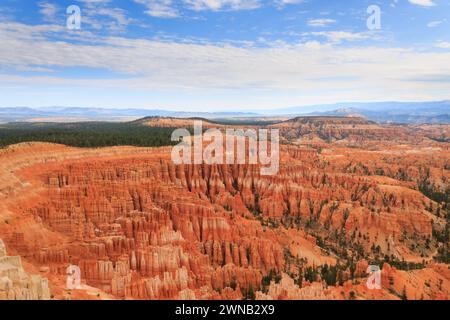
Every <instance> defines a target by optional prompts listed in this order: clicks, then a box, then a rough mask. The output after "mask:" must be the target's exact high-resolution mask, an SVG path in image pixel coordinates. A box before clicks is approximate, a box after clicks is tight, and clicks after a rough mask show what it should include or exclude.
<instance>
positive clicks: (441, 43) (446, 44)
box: [436, 41, 450, 49]
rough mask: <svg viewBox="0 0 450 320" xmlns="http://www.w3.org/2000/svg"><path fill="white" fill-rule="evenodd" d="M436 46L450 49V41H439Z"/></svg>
mask: <svg viewBox="0 0 450 320" xmlns="http://www.w3.org/2000/svg"><path fill="white" fill-rule="evenodd" d="M436 48H441V49H450V42H446V41H439V42H438V43H436Z"/></svg>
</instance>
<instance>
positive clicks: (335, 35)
mask: <svg viewBox="0 0 450 320" xmlns="http://www.w3.org/2000/svg"><path fill="white" fill-rule="evenodd" d="M305 35H313V36H320V37H325V38H327V39H328V40H329V41H331V42H332V43H340V42H342V41H358V40H365V39H369V38H371V37H373V34H372V33H367V32H358V33H353V32H346V31H320V32H309V33H305Z"/></svg>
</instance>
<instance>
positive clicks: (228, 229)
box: [0, 123, 449, 299]
mask: <svg viewBox="0 0 450 320" xmlns="http://www.w3.org/2000/svg"><path fill="white" fill-rule="evenodd" d="M341 125H346V126H347V125H348V124H341ZM349 125H350V126H352V125H353V124H349ZM355 125H367V126H372V124H370V123H369V124H355ZM350 129H352V128H350ZM350 129H349V130H350ZM377 130H378V129H377ZM333 134H334V133H333ZM321 143H323V142H321ZM321 146H322V144H321ZM386 148H387V149H388V151H383V152H381V151H366V150H360V149H347V148H344V147H340V146H338V147H337V146H335V145H327V147H326V148H323V147H320V148H318V147H317V146H316V145H302V146H294V145H291V146H282V148H281V157H282V159H281V160H280V164H281V168H280V171H279V173H278V174H277V175H275V176H262V175H261V174H260V170H259V169H260V168H259V167H258V166H257V165H174V164H173V163H172V161H171V160H170V149H167V148H161V149H139V148H107V149H102V150H95V151H93V150H90V149H86V150H81V149H74V148H65V147H57V146H51V152H49V151H48V150H46V149H45V147H43V146H42V145H40V144H39V145H37V146H35V147H33V146H26V147H25V146H23V147H17V149H14V151H11V150H8V151H5V152H4V153H3V154H0V157H3V158H4V161H3V162H1V163H0V166H1V167H2V174H1V176H0V190H1V192H2V193H1V194H0V196H1V197H2V198H1V200H2V201H1V203H0V209H1V210H0V217H1V220H2V221H0V230H1V231H2V235H3V234H4V235H5V236H4V239H5V242H6V243H7V244H8V247H11V248H13V249H14V253H18V254H20V256H22V258H23V259H24V260H25V261H26V262H27V263H29V264H30V265H33V266H35V267H36V268H39V267H42V266H45V267H46V268H48V273H49V278H50V279H51V283H50V285H54V286H55V287H56V288H58V289H61V284H60V283H61V281H60V279H64V277H65V273H66V268H67V266H68V265H69V264H72V265H77V266H79V267H80V270H81V278H82V281H83V283H86V284H87V285H88V286H91V287H94V288H98V290H102V291H105V292H107V293H110V294H111V295H113V296H114V297H116V298H135V299H220V298H229V299H242V298H246V297H247V298H248V297H251V296H252V293H255V295H256V298H258V299H330V298H332V299H334V298H348V297H349V296H350V291H352V290H360V289H357V288H356V289H355V286H356V285H355V284H354V283H352V282H351V281H350V284H346V286H348V290H347V289H346V288H347V287H345V286H344V285H343V286H342V287H341V289H342V290H343V291H344V293H345V297H341V295H340V292H338V291H337V290H334V289H333V288H331V287H330V286H328V285H326V284H324V281H325V279H322V277H321V276H317V277H316V279H315V280H314V281H312V283H306V282H305V283H304V285H303V286H302V287H299V285H298V284H297V283H296V282H295V281H294V280H293V278H295V279H297V277H298V274H299V271H300V269H302V270H303V271H304V270H305V268H306V267H320V266H318V265H317V264H318V263H320V264H325V263H327V264H329V265H331V264H333V265H335V264H336V263H337V262H338V261H342V260H343V257H347V259H348V260H350V258H351V259H352V261H353V262H354V264H355V270H353V269H352V268H351V267H349V268H348V270H344V271H345V272H344V274H343V279H342V280H344V281H347V280H350V279H351V277H356V278H358V279H360V280H361V279H362V278H363V277H364V276H365V274H364V271H365V268H367V264H368V261H369V259H371V258H373V257H374V254H378V256H379V257H384V256H388V257H389V258H392V259H394V258H395V259H398V260H399V261H401V260H402V259H406V260H408V261H419V262H421V261H422V260H424V259H427V260H431V259H432V256H433V254H434V251H435V250H434V249H435V246H436V242H435V239H433V235H432V230H433V227H434V226H435V225H438V224H442V221H443V220H442V218H440V217H437V215H436V213H435V212H432V210H431V209H430V203H431V204H432V207H433V208H437V207H438V203H436V202H434V201H433V200H431V199H429V198H428V197H427V196H426V195H424V194H423V193H422V192H420V190H419V182H420V181H422V180H421V179H422V178H423V175H424V174H425V172H424V171H423V167H424V166H425V165H426V166H427V167H428V168H430V170H429V174H428V178H429V180H430V181H433V183H435V185H436V186H438V185H445V183H446V181H448V178H449V177H448V175H449V174H448V170H446V169H443V168H444V165H445V162H446V161H448V150H446V149H443V148H442V149H440V150H434V151H432V152H431V151H428V153H426V152H425V151H420V150H422V149H420V148H419V149H416V148H417V147H414V148H413V147H410V149H406V150H405V149H403V148H405V147H399V148H397V149H395V150H391V149H389V148H391V147H390V146H387V147H386ZM408 148H409V147H408ZM24 149H26V152H25V151H24ZM417 150H419V151H417ZM396 152H397V153H396ZM99 154H100V156H99ZM399 157H400V158H404V160H402V161H399V160H398V159H399ZM414 159H415V160H414ZM445 159H447V160H445ZM446 179H447V180H446ZM411 244H414V245H415V247H414V248H411ZM427 245H428V248H427ZM352 267H353V266H352ZM425 267H426V266H424V268H425ZM386 268H387V267H386ZM425 269H427V268H425ZM46 270H47V269H46ZM318 270H320V269H318ZM439 270H440V269H439ZM441 271H442V270H440V271H433V273H432V275H435V274H437V273H441ZM393 272H394V271H393ZM269 273H274V274H284V276H283V277H282V279H281V281H280V282H278V283H277V282H274V283H273V284H270V285H269V286H268V287H267V288H264V286H263V285H262V282H263V281H264V278H265V277H266V276H267V275H268V274H269ZM394 273H395V272H394ZM288 274H289V275H288ZM395 274H396V275H399V274H400V275H402V273H401V272H400V271H398V272H396V273H395ZM427 274H428V273H426V272H424V273H423V275H427ZM324 278H325V277H324ZM394 278H395V276H394ZM436 279H437V276H436ZM296 281H297V280H296ZM386 281H388V280H386ZM388 282H389V281H388ZM399 283H401V282H400V280H399ZM444 286H445V283H444ZM344 287H345V288H344ZM436 288H437V287H436ZM436 288H435V289H433V296H434V297H437V296H438V294H439V292H440V293H441V294H442V293H443V292H444V290H441V291H439V290H438V289H436ZM396 290H397V288H396ZM356 293H357V294H360V295H361V297H368V296H369V295H368V294H366V293H365V291H363V290H362V289H361V290H360V291H358V292H356ZM430 297H431V293H430Z"/></svg>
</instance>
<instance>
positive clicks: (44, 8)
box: [38, 2, 58, 22]
mask: <svg viewBox="0 0 450 320" xmlns="http://www.w3.org/2000/svg"><path fill="white" fill-rule="evenodd" d="M38 5H39V8H40V9H39V13H40V14H42V15H43V16H44V21H47V22H54V21H55V20H56V14H57V13H58V7H57V6H56V5H55V4H53V3H49V2H40V3H39V4H38Z"/></svg>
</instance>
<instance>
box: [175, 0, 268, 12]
mask: <svg viewBox="0 0 450 320" xmlns="http://www.w3.org/2000/svg"><path fill="white" fill-rule="evenodd" d="M183 2H184V3H185V4H186V5H187V6H188V8H190V9H192V10H195V11H202V10H213V11H218V10H250V9H256V8H259V7H260V6H261V2H260V0H183Z"/></svg>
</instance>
